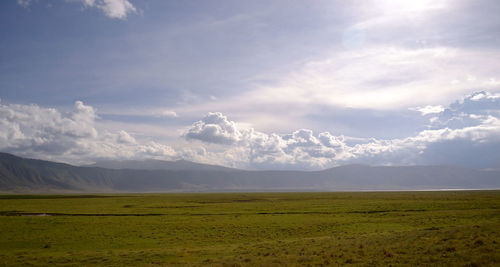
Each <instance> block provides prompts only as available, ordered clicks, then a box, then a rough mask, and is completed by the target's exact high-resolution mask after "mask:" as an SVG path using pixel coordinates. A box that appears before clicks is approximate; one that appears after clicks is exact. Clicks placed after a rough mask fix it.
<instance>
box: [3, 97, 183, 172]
mask: <svg viewBox="0 0 500 267" xmlns="http://www.w3.org/2000/svg"><path fill="white" fill-rule="evenodd" d="M97 119H98V116H97V113H96V111H95V109H94V108H93V107H91V106H88V105H85V104H84V103H83V102H81V101H76V102H75V104H74V106H73V109H72V110H71V111H69V112H66V113H62V112H60V111H58V110H56V109H54V108H43V107H39V106H37V105H20V104H0V150H2V151H6V152H11V153H14V154H18V155H22V156H29V157H36V158H42V159H48V160H58V161H63V162H71V163H85V162H91V161H94V160H96V159H100V158H151V157H152V158H162V159H169V158H173V157H175V151H174V150H173V149H172V148H171V147H170V146H167V145H164V144H160V143H157V142H153V141H150V142H138V141H137V140H136V139H135V138H134V137H133V136H132V135H131V134H129V133H128V132H126V131H123V130H120V131H117V132H109V131H105V130H104V131H98V130H97V128H96V126H95V121H96V120H97Z"/></svg>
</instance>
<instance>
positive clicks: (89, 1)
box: [81, 0, 137, 19]
mask: <svg viewBox="0 0 500 267" xmlns="http://www.w3.org/2000/svg"><path fill="white" fill-rule="evenodd" d="M81 1H82V2H83V4H84V6H86V7H96V8H98V9H100V10H102V11H103V12H104V14H106V16H108V17H110V18H114V19H125V18H126V17H127V15H128V14H130V13H136V12H137V9H136V8H135V7H134V5H132V3H130V2H129V1H128V0H81Z"/></svg>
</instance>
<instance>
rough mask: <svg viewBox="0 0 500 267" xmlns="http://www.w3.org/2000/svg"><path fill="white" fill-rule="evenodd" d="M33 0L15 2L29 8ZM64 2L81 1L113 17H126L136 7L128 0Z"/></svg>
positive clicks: (67, 0) (133, 11)
mask: <svg viewBox="0 0 500 267" xmlns="http://www.w3.org/2000/svg"><path fill="white" fill-rule="evenodd" d="M33 2H34V1H33V0H17V3H18V4H19V5H20V6H22V7H24V8H29V7H30V6H31V4H32V3H33ZM66 2H81V3H82V4H83V5H84V6H85V7H95V8H98V9H100V10H101V11H102V12H104V14H105V15H106V16H108V17H110V18H113V19H126V18H127V16H128V15H129V14H132V13H136V12H137V9H136V8H135V6H134V5H132V3H130V2H129V1H128V0H66Z"/></svg>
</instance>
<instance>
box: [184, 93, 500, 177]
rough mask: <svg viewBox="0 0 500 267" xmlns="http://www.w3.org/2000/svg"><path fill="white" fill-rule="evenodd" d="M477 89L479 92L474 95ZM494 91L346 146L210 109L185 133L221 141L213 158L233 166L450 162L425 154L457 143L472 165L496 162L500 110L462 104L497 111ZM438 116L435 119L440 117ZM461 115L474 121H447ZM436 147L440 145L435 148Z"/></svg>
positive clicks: (336, 139)
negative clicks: (395, 132) (424, 122)
mask: <svg viewBox="0 0 500 267" xmlns="http://www.w3.org/2000/svg"><path fill="white" fill-rule="evenodd" d="M479 94H481V95H484V97H481V98H480V97H478V95H479ZM495 96H496V95H493V94H489V93H486V92H479V93H476V94H472V95H470V96H467V97H466V98H464V99H463V100H462V101H459V102H456V103H454V104H452V105H450V107H448V108H446V109H445V108H443V107H440V108H439V111H438V110H437V108H435V107H431V108H428V109H432V110H433V111H436V112H433V113H437V112H439V114H440V117H442V116H444V115H446V116H448V117H449V118H448V120H446V121H445V122H442V123H441V124H440V127H434V128H432V129H428V130H424V131H421V132H419V133H418V134H417V135H415V136H410V137H407V138H399V139H388V140H380V139H369V140H365V141H363V140H362V139H360V140H358V142H357V143H355V144H351V145H349V144H348V143H347V141H346V139H347V138H345V137H344V136H334V135H332V134H331V133H329V132H323V133H320V134H318V135H315V134H314V133H313V131H311V130H309V129H299V130H297V131H294V132H293V133H291V134H285V135H279V134H275V133H271V134H266V133H262V132H258V131H255V130H254V129H253V128H242V127H239V126H238V124H237V123H236V122H234V121H231V120H229V119H228V118H227V117H226V116H224V115H223V114H221V113H209V114H208V115H207V116H206V117H205V118H203V119H202V120H201V121H198V122H196V123H194V124H193V125H192V126H191V128H189V129H188V130H187V131H186V133H185V134H184V137H185V138H187V139H188V140H193V139H196V140H200V141H202V142H204V143H212V144H217V145H220V146H221V147H220V148H219V151H220V152H218V155H219V156H218V157H219V158H220V159H223V160H222V161H223V162H224V161H225V160H227V159H230V160H232V161H233V162H232V164H233V165H234V164H235V163H236V165H237V166H244V167H250V168H281V167H282V168H324V167H329V166H335V165H340V164H345V163H350V162H360V163H368V164H375V165H377V164H382V165H413V164H454V163H456V160H457V158H453V155H452V156H450V157H449V158H447V159H442V160H441V161H436V162H433V161H432V160H431V159H430V157H431V156H432V157H435V156H436V154H439V153H440V152H441V153H443V154H445V153H446V151H447V150H448V149H449V148H453V147H454V148H455V149H456V147H457V146H459V147H460V148H461V149H462V150H461V153H465V154H466V153H471V154H470V155H469V157H470V158H471V162H470V165H471V166H472V167H474V166H476V167H484V166H489V165H491V164H496V163H495V161H498V162H500V155H496V154H498V153H496V154H495V153H493V154H491V151H492V148H495V147H498V148H500V116H499V115H500V114H499V115H494V114H498V113H494V112H490V111H488V112H487V113H482V112H481V110H480V108H479V107H475V108H474V109H471V108H467V107H468V106H470V103H471V101H472V102H474V101H476V102H477V101H482V104H483V105H482V107H483V110H482V111H484V110H491V109H494V110H495V111H497V112H498V111H500V106H496V105H495V106H491V105H489V106H488V105H487V104H488V103H490V104H491V103H492V102H493V101H496V100H497V98H495ZM486 100H487V101H489V102H487V101H486ZM495 103H496V102H495ZM451 111H460V112H458V113H457V112H456V113H453V112H451ZM450 112H451V113H450ZM443 114H444V115H443ZM440 117H437V118H435V120H438V121H442V119H441V118H440ZM465 117H467V118H470V119H471V120H474V123H472V124H471V123H463V124H461V125H460V126H457V125H452V123H451V121H453V120H462V119H463V118H465ZM452 126H454V127H452ZM350 139H351V140H355V139H352V138H350ZM482 145H484V147H482V148H481V150H478V146H482ZM437 146H439V147H440V150H436V149H435V147H437ZM493 151H494V149H493ZM494 152H495V151H494ZM496 152H498V151H496ZM478 153H479V154H481V155H483V154H488V155H489V158H490V159H489V160H488V161H485V162H474V158H475V157H476V156H477V155H476V154H478ZM455 156H457V157H463V155H455ZM224 159H225V160H224ZM465 164H466V163H465Z"/></svg>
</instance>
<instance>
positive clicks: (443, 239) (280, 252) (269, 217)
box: [0, 191, 500, 266]
mask: <svg viewBox="0 0 500 267" xmlns="http://www.w3.org/2000/svg"><path fill="white" fill-rule="evenodd" d="M40 215H45V216H40ZM499 231H500V191H461V192H363V193H362V192H359V193H227V194H143V195H133V194H131V195H81V196H78V195H53V196H49V195H39V196H19V195H4V196H0V265H6V266H30V265H74V266H82V265H100V266H102V265H105V266H126V265H129V266H130V265H132V266H154V265H216V266H217V265H242V266H271V265H292V266H295V265H296V266H307V265H310V266H316V265H348V264H352V265H360V266H364V265H366V266H373V265H376V266H389V265H393V266H394V265H419V266H426V265H427V266H436V265H437V266H443V265H447V266H495V265H496V266H498V265H499V263H500V244H499V243H500V234H499Z"/></svg>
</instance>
